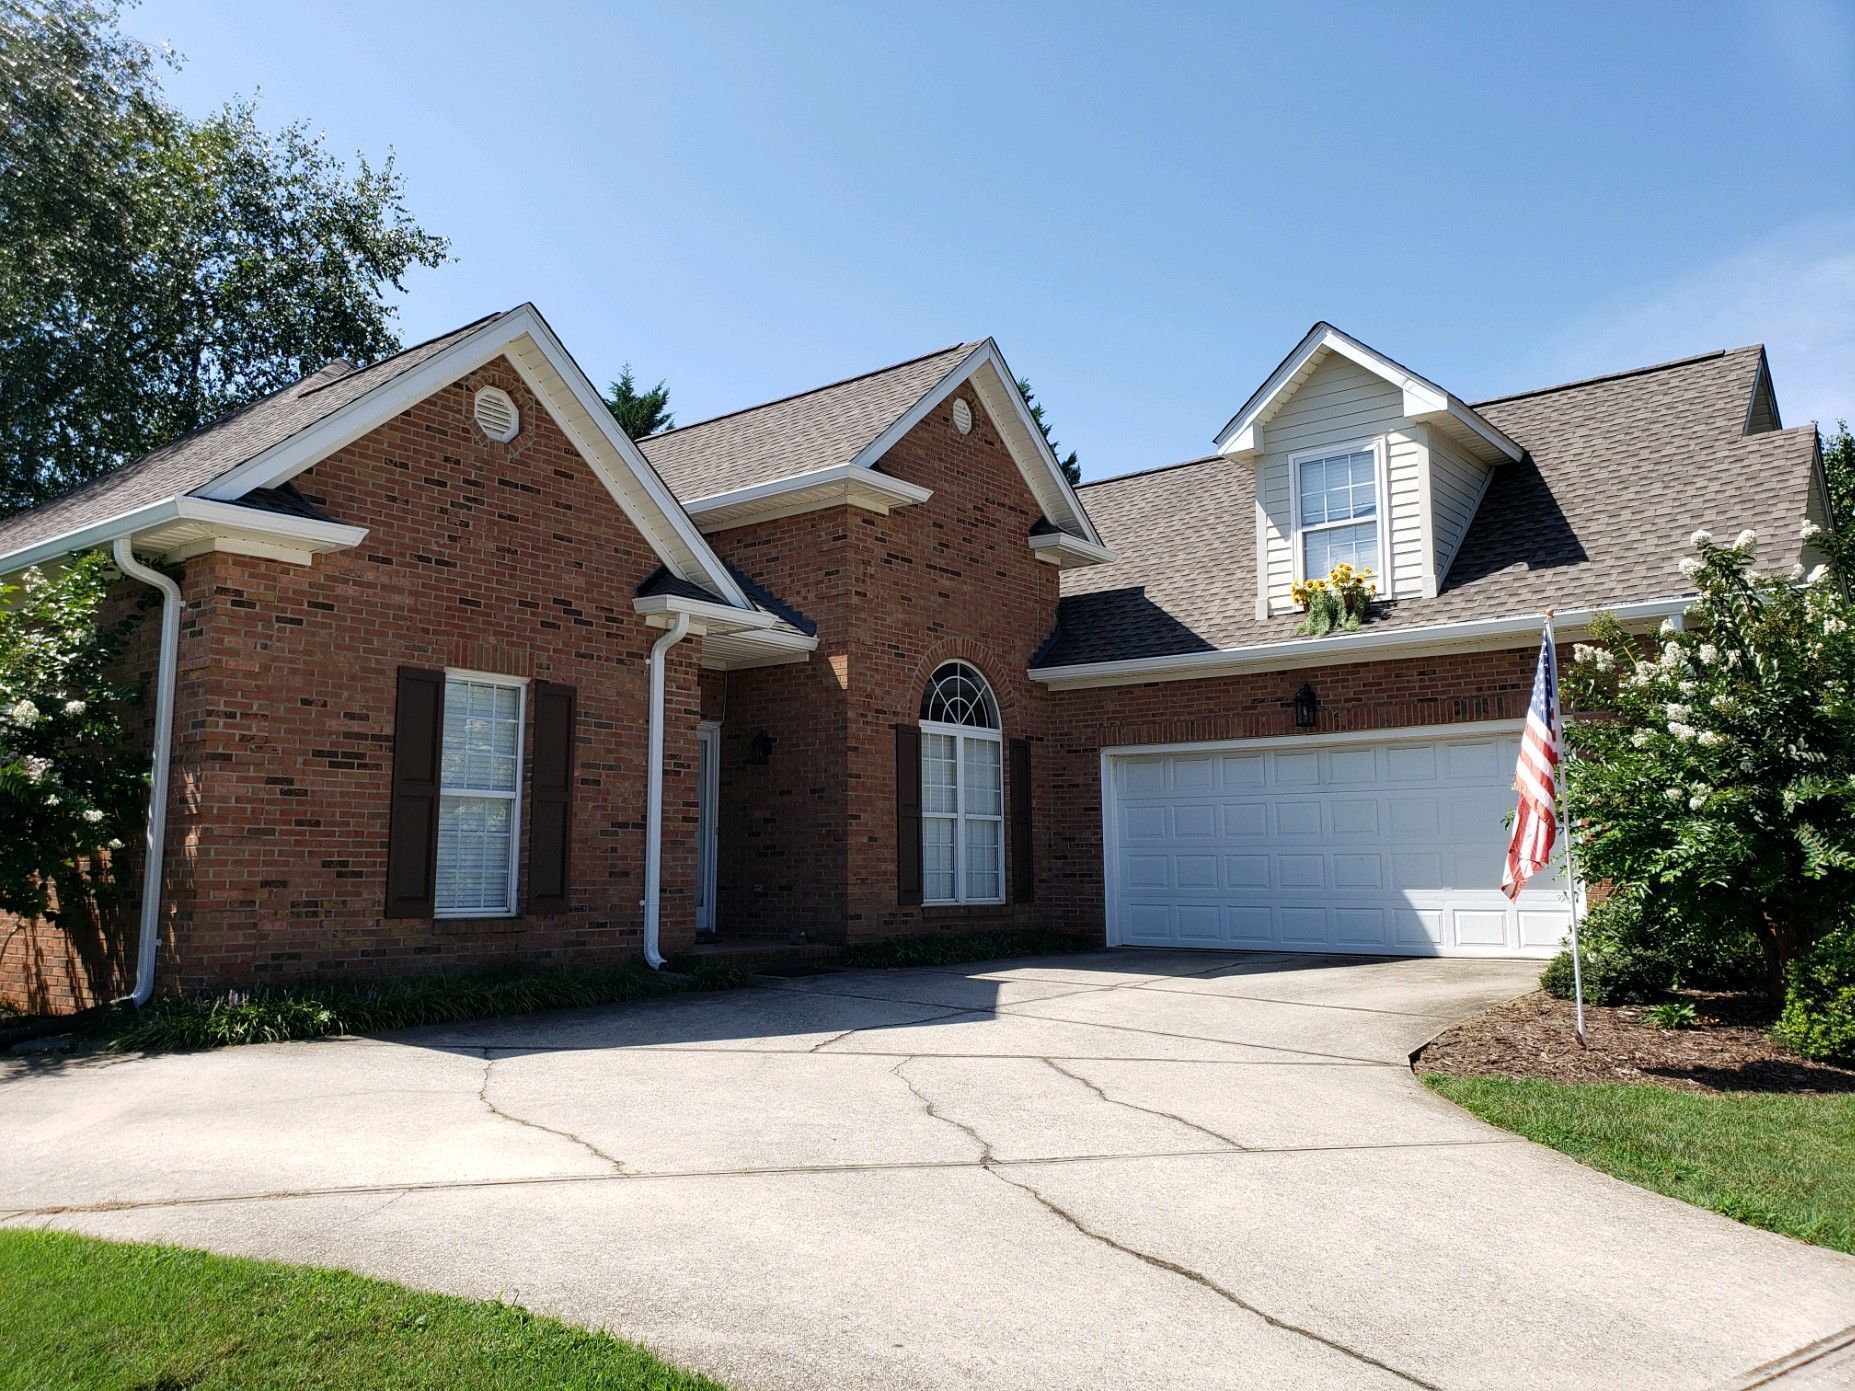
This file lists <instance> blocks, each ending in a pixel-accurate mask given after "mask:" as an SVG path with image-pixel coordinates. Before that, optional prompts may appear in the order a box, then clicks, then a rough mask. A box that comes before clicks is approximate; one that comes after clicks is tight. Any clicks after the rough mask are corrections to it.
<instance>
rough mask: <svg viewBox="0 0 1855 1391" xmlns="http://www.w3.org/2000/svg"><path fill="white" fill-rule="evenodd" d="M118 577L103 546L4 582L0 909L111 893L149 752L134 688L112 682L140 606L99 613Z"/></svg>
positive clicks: (41, 908) (44, 911) (70, 907)
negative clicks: (137, 723) (126, 724)
mask: <svg viewBox="0 0 1855 1391" xmlns="http://www.w3.org/2000/svg"><path fill="white" fill-rule="evenodd" d="M115 574H116V572H115V570H114V568H113V567H112V566H111V564H110V562H109V560H108V558H107V557H106V556H104V555H102V554H100V553H99V554H91V555H87V556H84V557H83V558H81V559H79V560H78V561H76V562H75V563H74V564H72V565H71V566H69V567H68V568H67V569H65V570H64V571H62V572H61V573H59V574H57V575H56V576H49V575H46V574H44V573H43V572H41V571H39V570H36V569H34V570H28V571H26V572H25V573H24V575H23V576H21V577H20V579H19V581H18V582H17V583H10V582H9V583H0V826H4V827H5V828H6V829H5V834H4V835H3V836H0V911H5V912H8V913H15V914H18V915H19V916H21V917H41V916H43V917H48V918H51V919H53V920H56V919H57V918H59V917H60V916H61V915H63V914H66V913H69V912H72V911H74V910H75V909H76V905H77V902H78V901H79V900H82V899H88V900H91V901H93V902H94V901H96V900H105V899H107V898H108V897H109V896H110V895H111V893H112V891H113V888H114V884H113V881H112V878H111V875H110V873H109V867H108V866H109V860H110V857H111V853H113V852H115V851H118V850H121V849H122V848H123V845H124V842H125V841H131V840H133V839H134V838H135V837H136V836H137V835H138V834H139V832H140V828H141V824H142V815H143V806H142V803H143V800H144V789H145V786H146V781H147V779H146V758H145V757H144V755H143V754H142V753H141V752H140V751H139V750H138V748H137V747H136V745H135V743H134V741H132V740H130V739H129V738H128V737H127V735H126V734H125V732H124V729H123V723H122V714H123V711H124V709H125V708H127V707H129V706H132V705H134V704H135V703H136V702H137V701H139V699H140V690H139V689H138V688H137V687H134V686H127V685H122V684H119V683H117V682H115V681H112V680H111V679H110V663H111V660H112V659H113V658H114V657H115V656H116V654H117V653H118V652H119V651H120V650H121V647H122V643H123V640H124V638H125V637H126V636H127V635H128V630H129V628H130V626H131V625H132V624H133V623H134V622H135V620H136V617H137V616H138V614H139V610H138V611H135V612H132V613H130V614H129V615H128V616H127V617H125V618H122V619H120V620H116V621H113V622H105V620H104V616H103V608H104V604H105V601H106V600H107V598H108V596H109V589H110V585H111V583H112V581H113V580H114V578H115ZM100 852H102V853H100Z"/></svg>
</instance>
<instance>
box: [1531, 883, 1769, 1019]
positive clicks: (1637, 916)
mask: <svg viewBox="0 0 1855 1391" xmlns="http://www.w3.org/2000/svg"><path fill="white" fill-rule="evenodd" d="M1578 946H1579V956H1580V961H1581V964H1582V966H1583V968H1584V997H1585V999H1586V1000H1587V1001H1588V1002H1589V1003H1591V1004H1594V1005H1641V1004H1650V1003H1652V1002H1654V1001H1656V1000H1660V999H1663V998H1664V997H1665V996H1667V995H1668V994H1670V993H1671V992H1672V991H1675V990H1679V989H1683V988H1697V989H1703V990H1743V989H1755V988H1757V986H1758V983H1759V979H1760V972H1761V971H1762V964H1761V957H1760V954H1759V949H1758V944H1757V943H1756V942H1755V941H1754V940H1753V939H1752V935H1751V934H1750V933H1749V932H1748V933H1742V934H1739V935H1738V936H1736V937H1732V938H1724V939H1723V938H1721V937H1719V936H1717V935H1712V934H1708V933H1704V932H1700V931H1697V930H1694V929H1692V928H1689V927H1686V926H1684V925H1683V924H1681V923H1678V922H1672V921H1669V920H1667V919H1666V918H1665V917H1664V918H1658V917H1656V916H1655V915H1653V914H1651V913H1649V912H1647V911H1646V910H1645V909H1644V907H1643V905H1642V903H1641V901H1640V900H1639V899H1638V898H1637V896H1636V895H1635V894H1633V893H1631V892H1629V891H1628V890H1618V891H1616V892H1614V893H1612V894H1611V895H1610V896H1609V897H1607V898H1605V899H1604V900H1603V901H1602V902H1601V903H1597V904H1594V905H1593V906H1592V908H1591V911H1590V912H1589V913H1587V914H1586V915H1585V918H1584V920H1583V921H1582V922H1581V923H1580V924H1579V925H1578ZM1539 984H1540V989H1542V990H1544V991H1545V992H1546V993H1547V994H1549V995H1556V996H1558V997H1559V998H1560V999H1562V1000H1565V999H1570V998H1571V994H1572V954H1571V952H1570V951H1569V950H1568V951H1562V952H1560V953H1559V954H1558V955H1557V956H1555V957H1554V958H1553V959H1552V960H1551V961H1550V962H1548V963H1547V965H1546V969H1545V971H1544V972H1543V973H1542V974H1541V975H1540V978H1539Z"/></svg>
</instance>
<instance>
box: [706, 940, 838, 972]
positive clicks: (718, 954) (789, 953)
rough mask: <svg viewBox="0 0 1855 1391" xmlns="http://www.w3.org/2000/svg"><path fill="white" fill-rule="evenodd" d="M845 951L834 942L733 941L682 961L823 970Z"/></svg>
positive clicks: (708, 945) (709, 944)
mask: <svg viewBox="0 0 1855 1391" xmlns="http://www.w3.org/2000/svg"><path fill="white" fill-rule="evenodd" d="M843 950H844V949H843V947H841V946H839V945H837V944H836V943H834V942H798V943H794V942H778V941H774V940H773V939H772V938H755V937H731V938H723V939H722V940H721V941H718V942H702V943H699V944H697V945H696V946H694V947H691V948H690V949H689V950H688V951H686V952H678V953H677V958H676V959H677V960H678V961H691V962H697V961H705V962H714V963H719V964H724V965H729V966H766V967H780V966H822V965H827V964H829V963H830V962H833V961H835V960H837V958H838V956H839V955H840V954H841V953H842V952H843Z"/></svg>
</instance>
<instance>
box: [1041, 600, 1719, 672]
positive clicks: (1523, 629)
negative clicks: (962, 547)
mask: <svg viewBox="0 0 1855 1391" xmlns="http://www.w3.org/2000/svg"><path fill="white" fill-rule="evenodd" d="M1693 602H1694V598H1693V596H1692V595H1687V596H1682V597H1679V598H1669V599H1644V600H1641V601H1639V602H1637V603H1632V604H1612V605H1608V606H1605V607H1600V608H1590V609H1559V610H1558V611H1557V615H1556V618H1555V627H1556V630H1557V631H1558V633H1559V635H1560V636H1562V637H1563V636H1567V635H1569V634H1572V633H1574V632H1582V631H1584V630H1586V629H1588V628H1589V627H1590V625H1591V621H1592V620H1593V619H1595V618H1596V617H1597V616H1598V615H1599V614H1602V613H1607V614H1609V615H1610V616H1611V617H1612V618H1615V619H1616V620H1617V621H1618V622H1620V623H1630V622H1638V621H1641V620H1643V619H1648V618H1672V619H1674V620H1675V621H1676V622H1679V621H1680V619H1681V615H1683V614H1685V613H1686V612H1687V610H1688V606H1689V605H1690V604H1692V603H1693ZM1545 617H1546V616H1545V614H1544V613H1523V614H1514V615H1511V616H1509V617H1505V618H1477V619H1471V620H1469V621H1468V622H1465V623H1433V624H1430V625H1429V626H1427V627H1422V628H1387V629H1368V630H1366V631H1365V632H1359V633H1339V634H1333V635H1329V636H1327V637H1320V638H1291V639H1288V640H1287V641H1284V642H1264V643H1257V644H1255V645H1254V646H1250V647H1223V648H1217V649H1215V650H1213V651H1210V652H1174V653H1168V654H1167V655H1165V656H1163V657H1133V658H1128V659H1125V660H1121V661H1112V662H1079V663H1077V664H1076V665H1074V666H1060V667H1033V668H1032V669H1031V671H1030V677H1031V680H1033V681H1038V682H1042V683H1043V684H1044V685H1046V686H1049V687H1050V688H1051V689H1052V690H1058V691H1061V690H1077V689H1082V688H1086V687H1091V686H1127V685H1134V684H1139V683H1144V682H1149V681H1190V680H1196V679H1199V678H1202V677H1207V676H1232V675H1236V674H1238V673H1240V672H1245V671H1257V670H1264V671H1289V670H1293V669H1295V668H1297V667H1316V666H1338V665H1340V664H1342V663H1346V662H1359V661H1369V660H1372V659H1373V658H1390V657H1416V656H1428V655H1430V654H1431V653H1435V652H1444V651H1473V650H1476V649H1493V648H1499V647H1502V646H1505V645H1507V644H1509V643H1511V642H1513V641H1515V640H1517V639H1520V640H1530V639H1533V638H1536V637H1537V636H1538V635H1539V629H1540V624H1541V623H1543V622H1544V621H1545Z"/></svg>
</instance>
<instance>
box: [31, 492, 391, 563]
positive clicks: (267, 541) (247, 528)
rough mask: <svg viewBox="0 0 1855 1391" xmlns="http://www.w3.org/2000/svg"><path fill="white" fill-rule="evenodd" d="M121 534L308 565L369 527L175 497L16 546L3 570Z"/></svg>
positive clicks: (168, 545) (347, 545) (164, 546)
mask: <svg viewBox="0 0 1855 1391" xmlns="http://www.w3.org/2000/svg"><path fill="white" fill-rule="evenodd" d="M121 536H129V537H133V538H135V540H136V541H137V542H138V543H140V544H138V545H137V546H136V549H137V550H141V549H144V547H146V548H147V549H148V550H149V551H150V552H151V553H154V554H159V555H162V556H166V555H168V554H169V553H170V552H173V551H176V550H179V549H183V548H184V549H186V550H187V551H188V552H189V553H190V554H195V555H197V554H199V553H200V551H201V550H205V549H210V548H212V547H213V546H214V543H217V542H223V543H224V547H223V548H225V549H233V550H245V549H246V547H249V548H250V549H249V551H248V553H250V554H254V555H268V556H269V557H270V558H272V559H276V560H283V561H287V562H289V563H292V564H297V565H307V564H309V563H310V560H311V559H312V558H313V557H314V556H316V555H321V554H324V553H326V552H328V551H340V550H349V549H352V548H353V547H355V546H358V545H360V544H361V542H362V541H364V540H366V539H367V528H366V527H364V526H348V525H346V524H345V523H342V522H328V521H321V520H319V519H317V518H314V517H297V516H292V515H290V514H288V513H285V512H270V511H266V510H265V509H263V508H259V507H243V506H240V505H238V504H237V503H235V502H219V501H216V500H214V499H212V498H201V497H170V498H163V499H162V500H161V501H159V502H151V503H148V504H146V505H145V506H142V507H137V508H134V509H132V510H130V511H128V512H120V513H118V514H117V515H116V516H114V517H107V518H105V519H104V520H103V521H100V522H92V523H90V524H89V525H88V526H82V527H77V528H75V529H73V530H71V531H67V532H65V533H63V534H62V535H59V536H54V537H52V538H51V539H49V540H46V541H41V542H39V543H38V544H37V545H35V546H28V547H27V548H26V549H25V550H22V551H15V552H14V553H13V554H12V555H10V556H7V557H6V558H5V559H4V561H0V574H11V573H12V572H14V571H16V570H24V569H26V568H28V567H29V566H33V565H43V564H45V563H47V562H49V561H53V560H57V559H58V558H59V557H60V556H65V555H69V554H70V553H71V552H72V551H83V550H90V549H92V548H93V547H96V546H103V545H107V544H109V543H110V542H111V541H114V540H116V539H117V538H118V537H121Z"/></svg>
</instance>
